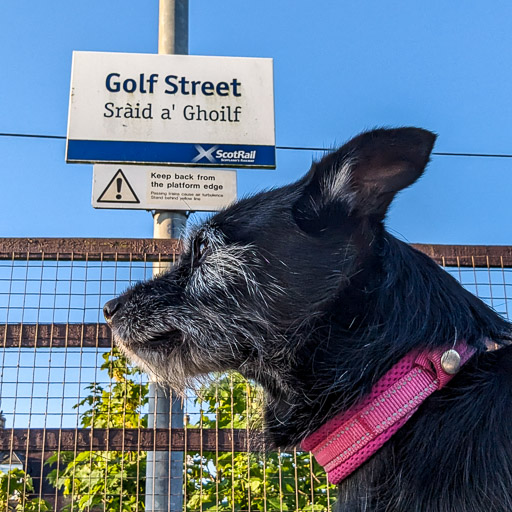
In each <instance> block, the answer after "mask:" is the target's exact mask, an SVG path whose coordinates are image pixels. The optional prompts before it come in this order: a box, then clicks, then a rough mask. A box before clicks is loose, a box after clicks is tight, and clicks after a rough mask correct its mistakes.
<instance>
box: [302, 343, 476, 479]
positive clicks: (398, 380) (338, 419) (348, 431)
mask: <svg viewBox="0 0 512 512" xmlns="http://www.w3.org/2000/svg"><path fill="white" fill-rule="evenodd" d="M474 353H475V349H474V348H472V347H468V346H467V345H466V343H465V341H460V342H458V343H457V344H456V345H455V346H454V347H453V348H452V349H450V348H444V349H436V350H432V351H430V352H419V351H414V352H410V353H409V354H407V355H406V356H405V357H404V358H403V359H401V360H400V361H398V363H396V364H395V366H393V367H392V368H391V370H389V371H388V372H387V373H386V374H385V375H384V376H383V377H382V378H381V379H380V380H379V381H378V382H377V383H376V384H375V385H374V386H373V388H372V390H371V392H370V394H369V395H368V396H366V398H365V399H364V400H363V401H362V402H360V403H358V404H356V405H354V406H353V407H351V408H350V409H349V410H348V411H344V412H342V413H340V414H338V415H337V416H335V417H334V418H332V419H331V420H329V421H328V422H327V423H325V424H324V425H322V427H320V428H319V429H318V430H317V431H316V432H314V433H313V434H311V435H309V436H308V437H306V439H304V440H303V441H302V443H301V448H302V449H303V450H308V451H311V452H313V454H314V456H315V458H316V460H317V461H318V463H319V464H321V465H322V466H323V467H324V469H325V471H326V472H327V474H328V477H329V481H330V482H331V483H333V484H338V483H340V482H341V481H342V480H343V479H344V478H346V477H347V476H348V475H350V473H352V471H354V470H355V469H356V468H358V467H359V466H360V465H361V464H363V462H365V461H366V460H368V459H369V458H370V456H371V455H373V454H374V453H375V452H376V451H377V450H378V449H379V448H380V447H381V446H382V445H383V444H384V443H385V442H386V441H388V440H389V439H390V438H391V436H392V435H393V434H394V433H395V432H396V431H397V430H398V429H399V428H400V427H402V426H403V425H404V423H405V422H406V421H407V420H408V419H409V418H410V417H411V416H412V415H413V414H414V413H415V412H416V411H417V410H418V407H419V406H420V404H421V403H422V402H423V401H424V400H425V399H426V398H427V397H428V396H429V395H431V394H432V393H433V392H434V391H437V390H438V389H441V388H442V387H443V386H445V385H446V384H447V383H448V382H449V381H450V380H451V379H452V377H453V376H454V375H455V374H456V373H457V372H458V370H459V368H460V366H461V365H463V364H464V363H465V362H466V361H467V360H468V359H469V358H470V357H471V356H472V355H473V354H474Z"/></svg>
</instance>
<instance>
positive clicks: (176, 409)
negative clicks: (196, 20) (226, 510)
mask: <svg viewBox="0 0 512 512" xmlns="http://www.w3.org/2000/svg"><path fill="white" fill-rule="evenodd" d="M158 53H161V54H175V53H176V54H187V53H188V0H160V3H159V17H158ZM186 222H187V216H186V214H185V213H184V212H181V211H161V212H158V211H157V212H155V213H154V215H153V237H154V238H182V236H183V232H184V230H185V227H186ZM169 268H170V264H169V263H160V262H159V263H155V264H154V265H153V274H154V275H155V274H159V273H161V272H164V271H166V270H168V269H169ZM183 424H184V422H183V404H182V402H181V400H180V399H179V398H178V397H176V396H175V395H174V393H173V392H172V391H171V390H169V389H163V388H162V387H159V386H156V385H154V384H150V386H149V415H148V427H149V428H168V429H171V428H183ZM183 475H184V453H183V452H175V451H173V452H170V451H166V452H163V451H156V452H148V455H147V466H146V511H147V512H181V511H182V510H183Z"/></svg>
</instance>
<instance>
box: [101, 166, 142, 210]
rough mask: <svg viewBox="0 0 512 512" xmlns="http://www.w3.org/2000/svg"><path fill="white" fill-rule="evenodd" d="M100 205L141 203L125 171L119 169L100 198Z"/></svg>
mask: <svg viewBox="0 0 512 512" xmlns="http://www.w3.org/2000/svg"><path fill="white" fill-rule="evenodd" d="M98 203H140V201H139V199H138V197H137V195H136V194H135V192H134V191H133V188H132V187H131V185H130V183H129V182H128V180H127V179H126V176H125V175H124V173H123V171H122V170H121V169H119V170H118V171H117V172H116V173H115V174H114V177H113V178H112V179H111V180H110V183H109V184H108V185H107V186H106V188H105V190H104V191H103V192H102V193H101V195H100V197H98Z"/></svg>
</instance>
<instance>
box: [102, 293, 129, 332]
mask: <svg viewBox="0 0 512 512" xmlns="http://www.w3.org/2000/svg"><path fill="white" fill-rule="evenodd" d="M125 302H126V299H125V298H123V296H122V295H121V296H120V297H116V298H115V299H112V300H109V301H108V302H106V303H105V305H104V306H103V316H104V317H105V320H106V321H107V323H108V324H109V325H110V324H111V323H112V319H113V318H114V315H115V314H116V313H118V312H119V311H121V309H122V307H123V305H124V303H125Z"/></svg>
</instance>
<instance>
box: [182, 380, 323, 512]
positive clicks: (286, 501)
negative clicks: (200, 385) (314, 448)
mask: <svg viewBox="0 0 512 512" xmlns="http://www.w3.org/2000/svg"><path fill="white" fill-rule="evenodd" d="M196 404H197V405H198V406H200V407H201V411H202V412H201V415H200V419H199V420H198V421H197V422H196V423H195V424H194V425H189V427H191V428H197V427H198V426H201V427H202V428H216V427H218V428H219V429H220V428H223V429H230V428H234V429H246V428H247V427H248V426H249V423H250V427H251V428H254V429H257V428H258V427H261V410H262V394H261V392H259V391H258V390H257V388H254V387H251V386H250V385H249V384H248V383H247V381H246V380H245V379H243V378H242V377H241V376H240V375H239V374H235V373H234V374H229V375H227V376H226V375H224V376H222V377H221V378H220V380H218V382H217V383H216V384H212V385H210V386H208V387H206V388H204V389H202V390H201V392H200V394H199V398H197V399H196ZM187 460H188V462H187V482H186V485H187V501H186V507H187V510H189V511H190V512H192V511H196V510H199V509H202V510H208V511H212V512H221V511H243V510H254V511H260V510H262V511H271V510H279V511H306V510H307V511H317V510H318V511H320V510H322V511H325V510H328V508H329V501H330V498H331V496H333V494H332V491H333V486H329V485H328V483H327V480H326V477H325V474H324V471H323V469H322V468H321V467H320V466H319V465H318V464H317V463H316V461H314V460H313V461H312V460H311V457H310V454H309V453H304V452H292V453H267V454H266V455H265V454H264V453H241V452H238V453H231V452H223V453H222V452H219V453H215V452H203V453H202V454H201V453H189V456H188V459H187ZM311 464H313V466H311Z"/></svg>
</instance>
